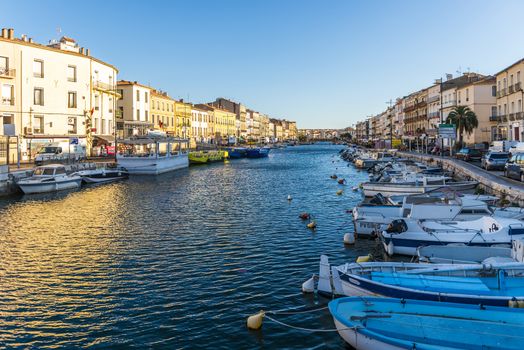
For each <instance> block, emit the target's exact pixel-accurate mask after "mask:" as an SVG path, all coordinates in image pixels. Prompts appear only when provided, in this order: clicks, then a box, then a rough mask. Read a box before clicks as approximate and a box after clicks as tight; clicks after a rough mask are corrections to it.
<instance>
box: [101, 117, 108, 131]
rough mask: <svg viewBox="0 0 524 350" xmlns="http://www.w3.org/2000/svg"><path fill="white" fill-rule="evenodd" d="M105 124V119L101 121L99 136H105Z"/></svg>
mask: <svg viewBox="0 0 524 350" xmlns="http://www.w3.org/2000/svg"><path fill="white" fill-rule="evenodd" d="M106 123H107V120H105V119H102V120H101V124H100V134H102V135H105V133H106Z"/></svg>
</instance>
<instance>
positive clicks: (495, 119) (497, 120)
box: [489, 115, 500, 122]
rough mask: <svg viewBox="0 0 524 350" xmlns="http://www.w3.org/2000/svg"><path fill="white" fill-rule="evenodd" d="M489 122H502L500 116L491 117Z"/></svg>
mask: <svg viewBox="0 0 524 350" xmlns="http://www.w3.org/2000/svg"><path fill="white" fill-rule="evenodd" d="M489 121H490V122H500V117H499V116H498V115H490V116H489Z"/></svg>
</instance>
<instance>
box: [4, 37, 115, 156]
mask: <svg viewBox="0 0 524 350" xmlns="http://www.w3.org/2000/svg"><path fill="white" fill-rule="evenodd" d="M95 70H96V71H98V72H99V77H100V78H99V79H100V81H102V80H105V81H109V80H108V76H111V77H112V79H116V76H117V73H118V71H117V69H116V68H115V67H113V66H111V65H109V64H106V63H103V62H101V61H99V60H97V59H95V58H93V57H91V56H89V55H88V51H86V50H84V49H83V48H79V47H78V45H77V44H76V43H75V42H74V40H72V39H68V38H62V39H61V40H60V42H56V43H53V44H51V45H50V46H44V45H40V44H36V43H34V42H33V41H32V40H31V39H28V38H27V37H25V36H23V37H22V38H21V39H17V38H15V37H14V31H13V30H12V29H11V30H2V36H1V37H0V84H1V86H2V89H1V90H2V100H1V101H0V102H1V112H0V135H2V134H4V131H5V133H6V134H12V132H11V131H12V130H13V129H14V135H11V136H18V139H19V147H20V155H21V160H30V159H32V158H34V157H35V154H36V152H37V151H38V149H39V147H40V146H41V145H42V144H44V143H48V142H55V141H68V140H71V141H73V140H75V141H74V142H76V140H78V143H79V144H81V145H85V146H86V147H87V149H88V150H90V149H91V147H92V139H93V137H92V136H94V135H97V134H100V132H101V130H100V129H99V128H96V129H95V130H93V131H92V129H91V128H90V125H89V124H90V123H89V122H90V120H89V118H90V116H91V111H92V110H91V109H92V108H93V103H94V98H95V96H96V95H98V94H100V95H104V96H106V97H105V99H102V98H101V99H100V100H101V101H102V100H105V111H107V112H108V111H109V109H111V110H112V109H114V103H115V101H114V98H112V97H111V98H112V99H111V100H110V98H109V97H108V96H114V94H115V91H114V90H110V89H108V90H107V91H106V92H103V93H102V92H97V90H96V89H95V86H94V82H95V81H94V80H92V78H91V77H94V76H95V74H94V73H95ZM105 88H108V87H107V86H106V87H105ZM105 111H96V112H95V111H94V110H93V111H92V112H93V118H95V116H97V117H96V118H98V119H99V120H105V123H106V124H105V125H106V127H105V128H104V130H103V131H104V134H107V135H110V134H112V129H111V128H112V124H113V120H114V119H113V116H112V114H110V113H106V114H104V115H103V118H102V114H101V113H102V112H105ZM5 125H7V127H4V126H5ZM93 128H95V127H93Z"/></svg>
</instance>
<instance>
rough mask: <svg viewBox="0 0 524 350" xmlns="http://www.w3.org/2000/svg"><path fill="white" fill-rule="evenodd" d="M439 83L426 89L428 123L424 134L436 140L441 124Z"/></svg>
mask: <svg viewBox="0 0 524 350" xmlns="http://www.w3.org/2000/svg"><path fill="white" fill-rule="evenodd" d="M440 87H441V84H440V81H438V82H437V83H436V84H434V85H432V86H430V87H429V88H428V100H427V109H428V116H427V118H428V123H427V129H426V134H427V135H428V137H429V138H430V139H434V140H435V139H437V137H438V126H439V124H441V120H440V98H441V94H440Z"/></svg>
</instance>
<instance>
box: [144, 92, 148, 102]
mask: <svg viewBox="0 0 524 350" xmlns="http://www.w3.org/2000/svg"><path fill="white" fill-rule="evenodd" d="M144 96H145V97H144V101H145V102H146V103H147V102H148V97H147V91H146V92H144Z"/></svg>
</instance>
